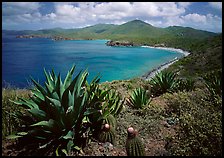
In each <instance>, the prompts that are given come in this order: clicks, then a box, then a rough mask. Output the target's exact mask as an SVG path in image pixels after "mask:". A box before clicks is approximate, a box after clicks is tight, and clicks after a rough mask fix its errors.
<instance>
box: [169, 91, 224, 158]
mask: <svg viewBox="0 0 224 158" xmlns="http://www.w3.org/2000/svg"><path fill="white" fill-rule="evenodd" d="M165 97H167V103H168V106H169V108H170V109H172V110H170V112H171V114H172V115H174V116H175V117H177V118H178V119H179V129H178V130H177V135H176V137H175V138H174V139H173V140H169V142H168V143H171V145H168V146H169V147H168V148H167V150H168V151H169V152H170V153H172V155H175V156H205V155H206V156H221V155H222V111H221V110H217V108H214V105H213V103H212V102H211V101H209V100H207V97H208V95H207V94H206V91H204V90H200V89H197V90H196V91H192V92H178V93H174V94H168V95H166V96H165ZM220 104H221V103H220Z"/></svg>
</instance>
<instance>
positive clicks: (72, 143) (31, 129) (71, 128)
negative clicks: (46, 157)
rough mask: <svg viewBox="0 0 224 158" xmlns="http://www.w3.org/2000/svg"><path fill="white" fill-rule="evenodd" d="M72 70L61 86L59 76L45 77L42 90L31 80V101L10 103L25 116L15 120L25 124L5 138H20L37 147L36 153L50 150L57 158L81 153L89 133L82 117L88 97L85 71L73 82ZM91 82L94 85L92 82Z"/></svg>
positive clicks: (24, 100) (21, 100) (47, 75)
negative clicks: (45, 149)
mask: <svg viewBox="0 0 224 158" xmlns="http://www.w3.org/2000/svg"><path fill="white" fill-rule="evenodd" d="M74 70H75V66H73V67H72V68H71V70H70V71H69V72H68V74H67V76H66V78H65V80H64V83H63V82H62V80H61V76H60V74H59V75H58V76H56V75H55V73H54V71H53V70H52V72H51V73H50V72H49V74H47V72H46V71H45V70H44V73H45V76H46V82H45V83H44V85H45V88H44V87H42V86H41V85H40V84H39V83H37V82H36V81H35V80H34V79H32V78H31V79H32V82H33V83H34V86H35V87H34V88H33V89H32V90H31V91H32V96H31V97H30V99H23V98H19V101H12V102H14V103H15V104H17V105H20V106H22V107H23V108H24V109H25V111H26V112H27V113H26V114H25V115H24V114H22V113H18V114H17V116H18V117H19V118H20V119H22V120H23V121H24V123H25V124H24V128H23V129H22V131H21V132H18V133H17V134H16V135H10V136H8V138H19V140H26V141H29V142H30V143H31V142H32V143H34V144H39V149H42V148H47V147H52V146H53V148H54V149H55V151H56V154H59V155H60V154H63V153H64V154H65V155H68V154H69V152H70V151H71V150H72V149H80V147H81V146H82V145H83V144H85V140H86V139H87V138H86V137H84V136H83V135H84V133H87V132H88V129H89V127H88V126H86V122H85V118H86V115H84V113H85V112H86V111H87V108H89V107H88V97H89V95H88V93H87V91H86V90H85V89H86V88H85V85H86V83H87V80H86V79H87V75H88V72H87V71H83V72H82V71H80V72H79V73H78V75H77V76H76V77H75V78H74V79H72V75H73V73H74ZM93 82H96V80H95V81H93Z"/></svg>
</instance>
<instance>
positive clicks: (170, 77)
mask: <svg viewBox="0 0 224 158" xmlns="http://www.w3.org/2000/svg"><path fill="white" fill-rule="evenodd" d="M175 78H176V74H175V73H173V72H169V71H161V72H159V73H157V74H156V76H155V77H153V78H152V79H151V80H150V81H149V83H150V85H151V92H152V94H153V95H155V96H159V95H161V94H163V93H166V92H173V91H174V89H175V88H176V86H177V83H178V81H177V80H176V79H175Z"/></svg>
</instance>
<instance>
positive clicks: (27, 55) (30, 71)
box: [2, 34, 183, 88]
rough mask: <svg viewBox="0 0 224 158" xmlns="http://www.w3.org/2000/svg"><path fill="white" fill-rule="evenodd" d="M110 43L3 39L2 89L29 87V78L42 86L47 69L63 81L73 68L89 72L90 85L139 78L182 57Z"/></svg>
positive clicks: (9, 37) (104, 41) (10, 37)
mask: <svg viewBox="0 0 224 158" xmlns="http://www.w3.org/2000/svg"><path fill="white" fill-rule="evenodd" d="M106 42H107V40H71V41H69V40H67V41H66V40H62V41H53V40H51V39H47V38H32V39H25V38H16V37H15V36H14V35H5V34H3V36H2V87H7V86H8V85H10V86H11V87H16V88H28V87H30V86H31V80H30V76H32V77H33V78H34V79H35V80H36V81H38V82H39V83H40V84H42V85H43V83H44V82H45V76H44V71H43V70H44V68H45V69H46V70H47V71H51V70H52V69H54V71H55V72H56V74H58V73H60V74H61V76H62V80H64V78H65V76H66V74H67V72H68V71H69V70H70V69H71V67H72V65H76V69H75V73H74V76H75V75H76V74H78V73H79V71H81V70H85V69H88V72H89V75H88V78H87V80H88V81H89V82H90V81H91V80H92V79H93V78H94V77H95V76H96V75H97V74H100V76H101V80H100V82H105V81H109V82H110V81H113V80H125V79H131V78H135V77H140V76H142V75H144V74H145V73H147V72H148V71H150V70H152V69H154V68H156V67H158V66H159V65H161V64H163V63H165V62H168V61H170V60H172V59H174V58H175V57H178V58H179V57H182V56H183V54H181V53H178V52H174V51H169V50H160V49H154V48H143V47H110V46H106V44H105V43H106Z"/></svg>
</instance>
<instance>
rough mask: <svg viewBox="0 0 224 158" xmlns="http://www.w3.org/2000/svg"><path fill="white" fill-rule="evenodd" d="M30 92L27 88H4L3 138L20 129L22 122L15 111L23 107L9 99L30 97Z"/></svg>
mask: <svg viewBox="0 0 224 158" xmlns="http://www.w3.org/2000/svg"><path fill="white" fill-rule="evenodd" d="M29 94H30V92H29V91H28V90H26V89H10V88H7V89H2V139H4V138H5V137H6V136H7V135H10V134H12V132H15V131H17V130H18V126H19V125H20V122H19V120H18V119H16V118H15V113H16V112H17V111H21V109H22V108H21V107H19V106H17V105H15V104H13V103H12V102H10V101H9V99H11V100H17V99H18V97H23V98H28V96H29Z"/></svg>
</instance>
